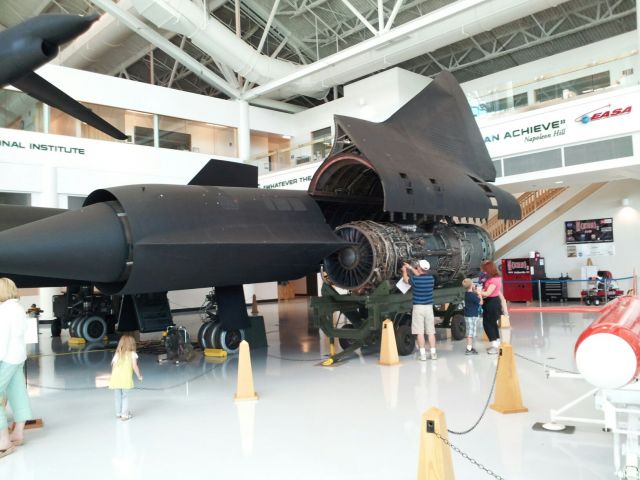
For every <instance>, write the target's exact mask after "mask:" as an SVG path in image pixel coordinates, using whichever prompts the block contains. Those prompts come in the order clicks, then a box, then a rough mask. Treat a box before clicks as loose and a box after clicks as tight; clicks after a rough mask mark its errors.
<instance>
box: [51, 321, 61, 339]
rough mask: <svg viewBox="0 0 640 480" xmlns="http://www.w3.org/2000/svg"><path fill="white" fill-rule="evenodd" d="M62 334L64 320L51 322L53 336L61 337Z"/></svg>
mask: <svg viewBox="0 0 640 480" xmlns="http://www.w3.org/2000/svg"><path fill="white" fill-rule="evenodd" d="M61 333H62V320H60V319H59V318H56V319H54V320H53V322H51V336H52V337H59V336H60V334H61Z"/></svg>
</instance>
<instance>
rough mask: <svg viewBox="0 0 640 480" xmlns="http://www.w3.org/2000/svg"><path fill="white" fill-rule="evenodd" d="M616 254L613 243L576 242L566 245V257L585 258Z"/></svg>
mask: <svg viewBox="0 0 640 480" xmlns="http://www.w3.org/2000/svg"><path fill="white" fill-rule="evenodd" d="M615 254H616V246H615V244H614V243H578V244H573V245H567V257H570V258H587V257H603V256H605V255H608V256H612V255H615Z"/></svg>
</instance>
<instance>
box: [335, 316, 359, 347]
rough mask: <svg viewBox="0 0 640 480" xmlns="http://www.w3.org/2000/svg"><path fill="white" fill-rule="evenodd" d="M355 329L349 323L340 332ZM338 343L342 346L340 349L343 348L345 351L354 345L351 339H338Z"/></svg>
mask: <svg viewBox="0 0 640 480" xmlns="http://www.w3.org/2000/svg"><path fill="white" fill-rule="evenodd" d="M354 328H355V327H354V326H353V325H352V324H351V323H347V324H345V325H343V326H342V328H341V329H340V330H353V329H354ZM338 343H339V344H340V348H342V349H343V350H346V349H347V348H349V347H350V346H351V345H352V344H353V340H352V339H350V338H339V337H338Z"/></svg>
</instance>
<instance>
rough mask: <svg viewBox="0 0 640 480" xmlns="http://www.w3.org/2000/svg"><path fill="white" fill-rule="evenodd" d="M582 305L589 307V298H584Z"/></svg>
mask: <svg viewBox="0 0 640 480" xmlns="http://www.w3.org/2000/svg"><path fill="white" fill-rule="evenodd" d="M584 304H585V305H591V299H590V298H589V297H584Z"/></svg>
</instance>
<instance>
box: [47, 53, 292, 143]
mask: <svg viewBox="0 0 640 480" xmlns="http://www.w3.org/2000/svg"><path fill="white" fill-rule="evenodd" d="M38 74H40V75H42V76H43V77H44V78H45V79H47V80H48V81H50V82H51V83H53V84H54V85H56V86H57V87H59V88H60V89H62V90H63V91H64V92H66V93H68V94H70V95H71V96H73V98H75V99H76V100H79V101H84V102H90V103H97V104H99V105H107V106H111V107H117V108H126V109H130V110H137V111H140V112H149V113H157V114H159V115H166V116H169V117H177V118H184V119H186V120H195V121H198V122H207V123H213V124H217V125H225V126H231V127H238V126H239V122H240V106H239V104H238V103H237V102H233V101H228V100H223V99H220V98H215V97H206V96H203V95H197V94H195V93H189V92H182V91H179V90H173V89H170V88H165V87H160V86H157V85H149V84H146V83H141V82H133V81H130V80H125V79H122V78H116V77H110V76H107V75H100V74H97V73H93V72H86V71H83V70H76V69H72V68H66V67H61V66H58V65H52V64H47V65H45V66H43V67H42V68H40V69H39V70H38ZM249 111H250V113H249V122H250V128H251V129H252V130H261V131H264V132H273V133H279V134H282V135H288V134H291V132H290V126H291V120H290V117H291V115H289V114H286V113H282V112H275V111H273V110H268V109H264V108H260V107H250V109H249Z"/></svg>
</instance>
